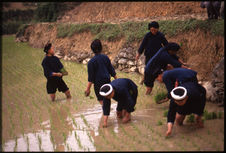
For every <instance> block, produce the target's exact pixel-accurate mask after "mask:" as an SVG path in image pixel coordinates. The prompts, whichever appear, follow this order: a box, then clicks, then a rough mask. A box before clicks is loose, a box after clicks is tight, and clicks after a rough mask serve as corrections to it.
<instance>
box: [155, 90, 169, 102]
mask: <svg viewBox="0 0 226 153" xmlns="http://www.w3.org/2000/svg"><path fill="white" fill-rule="evenodd" d="M166 97H167V93H166V92H158V93H157V94H156V95H155V96H154V100H155V102H156V103H158V102H159V101H160V100H163V99H165V98H166Z"/></svg>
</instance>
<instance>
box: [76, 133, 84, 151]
mask: <svg viewBox="0 0 226 153" xmlns="http://www.w3.org/2000/svg"><path fill="white" fill-rule="evenodd" d="M75 139H76V141H77V143H78V146H79V148H81V149H82V144H81V141H80V139H79V137H78V135H77V133H76V131H75Z"/></svg>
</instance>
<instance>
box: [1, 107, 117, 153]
mask: <svg viewBox="0 0 226 153" xmlns="http://www.w3.org/2000/svg"><path fill="white" fill-rule="evenodd" d="M67 107H70V104H68V103H61V104H60V105H55V106H53V107H51V109H50V120H47V121H44V122H43V123H42V125H43V127H44V129H43V130H39V131H37V132H36V133H28V134H24V135H19V136H18V137H17V139H13V140H9V141H7V142H6V143H5V144H4V145H3V150H4V151H96V147H95V142H94V138H95V137H97V136H98V135H99V128H102V127H101V122H102V108H101V106H100V105H99V104H98V105H95V106H94V107H93V108H90V109H87V110H85V111H82V112H79V113H76V114H72V115H71V116H70V117H69V112H68V111H67ZM111 107H112V108H111V109H112V111H111V115H110V116H109V121H110V122H109V123H110V124H109V126H113V128H114V131H115V132H116V133H117V132H118V121H117V119H116V116H115V108H116V104H114V103H113V104H112V105H111ZM111 118H113V119H111Z"/></svg>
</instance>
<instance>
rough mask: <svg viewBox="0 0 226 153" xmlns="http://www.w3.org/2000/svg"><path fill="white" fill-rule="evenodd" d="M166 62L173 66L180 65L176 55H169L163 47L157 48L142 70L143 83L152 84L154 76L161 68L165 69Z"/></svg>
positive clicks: (150, 85) (156, 75)
mask: <svg viewBox="0 0 226 153" xmlns="http://www.w3.org/2000/svg"><path fill="white" fill-rule="evenodd" d="M167 64H171V65H172V66H173V67H175V68H176V67H181V65H182V64H181V63H180V62H179V61H178V57H177V56H176V55H170V54H169V53H168V51H167V50H166V49H165V47H162V48H160V49H159V51H158V52H157V53H156V54H155V55H154V56H153V57H152V58H151V59H150V60H149V61H148V63H147V65H146V67H145V71H144V84H145V85H146V86H148V87H153V86H154V81H155V78H157V77H158V74H159V72H160V70H161V69H165V67H166V66H167Z"/></svg>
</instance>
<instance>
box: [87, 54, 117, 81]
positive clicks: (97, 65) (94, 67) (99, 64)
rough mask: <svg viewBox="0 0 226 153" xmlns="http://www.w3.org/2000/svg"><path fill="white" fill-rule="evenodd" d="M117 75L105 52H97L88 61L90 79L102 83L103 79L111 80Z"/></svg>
mask: <svg viewBox="0 0 226 153" xmlns="http://www.w3.org/2000/svg"><path fill="white" fill-rule="evenodd" d="M115 75H116V73H115V69H114V68H113V66H112V64H111V61H110V59H109V58H108V57H107V56H106V55H104V54H96V55H95V56H94V57H93V58H92V59H91V60H90V61H89V62H88V81H89V82H92V83H94V84H95V83H100V82H101V81H103V80H110V78H111V76H112V77H114V76H115Z"/></svg>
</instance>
